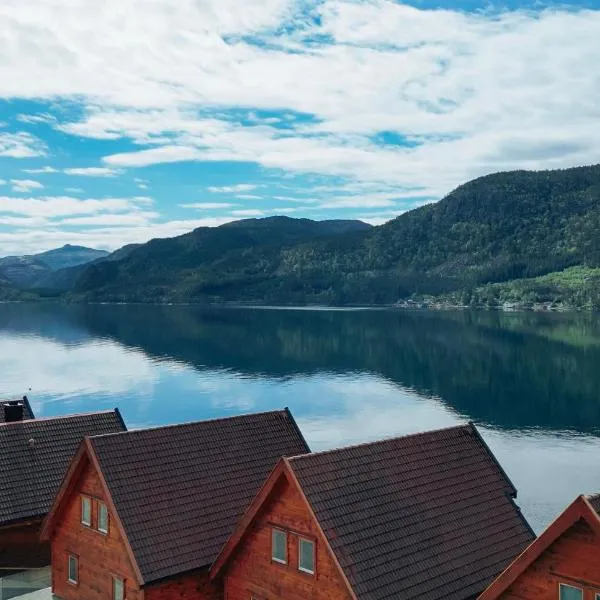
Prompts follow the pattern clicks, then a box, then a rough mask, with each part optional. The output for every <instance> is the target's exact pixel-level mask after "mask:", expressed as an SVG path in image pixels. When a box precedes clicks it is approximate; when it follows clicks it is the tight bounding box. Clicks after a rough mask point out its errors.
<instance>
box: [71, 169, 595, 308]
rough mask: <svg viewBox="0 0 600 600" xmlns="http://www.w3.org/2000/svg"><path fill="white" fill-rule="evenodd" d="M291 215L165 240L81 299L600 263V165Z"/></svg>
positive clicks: (89, 286) (385, 282) (487, 276)
mask: <svg viewBox="0 0 600 600" xmlns="http://www.w3.org/2000/svg"><path fill="white" fill-rule="evenodd" d="M324 223H328V222H324ZM332 227H333V225H332V224H331V223H330V222H329V225H327V224H321V225H317V224H315V222H314V221H308V220H296V219H287V218H284V217H278V218H272V219H262V220H256V219H253V220H247V221H239V222H236V223H232V224H228V225H225V226H222V227H218V228H203V229H198V230H196V231H194V232H192V233H190V234H186V235H184V236H180V237H179V238H173V239H167V240H153V241H151V242H149V243H148V244H145V245H143V246H141V247H140V248H138V249H136V250H135V251H134V252H132V253H131V254H130V255H129V256H128V257H127V258H125V259H124V260H122V261H118V262H114V263H111V264H108V263H106V264H96V265H92V266H90V267H89V268H87V269H85V271H84V273H83V274H82V276H81V277H80V278H79V280H78V281H77V284H76V286H75V289H74V294H72V296H71V297H72V298H73V299H78V300H93V301H96V300H104V301H150V302H155V301H160V302H162V301H184V302H186V301H190V302H202V301H214V300H217V301H248V302H263V303H305V302H307V303H327V304H346V303H349V304H377V303H391V302H395V301H397V300H399V299H402V298H407V297H411V296H415V295H424V294H434V295H439V294H448V293H451V292H465V293H470V292H471V291H472V290H475V289H478V288H480V287H481V286H485V285H486V284H490V283H498V282H506V281H510V280H516V279H528V278H536V277H540V276H543V275H547V274H549V273H553V272H560V271H563V270H564V269H567V268H569V267H574V266H585V267H586V268H587V267H589V268H593V267H598V266H600V166H593V167H581V168H574V169H566V170H560V171H541V172H526V171H514V172H506V173H497V174H494V175H488V176H486V177H481V178H479V179H476V180H474V181H471V182H469V183H466V184H464V185H462V186H460V187H459V188H457V189H456V190H454V191H453V192H452V193H450V194H449V195H448V196H447V197H446V198H444V199H443V200H441V201H440V202H438V203H436V204H430V205H427V206H423V207H421V208H418V209H416V210H413V211H411V212H408V213H405V214H403V215H401V216H399V217H398V218H396V219H394V220H393V221H390V222H388V223H386V224H385V225H382V226H379V227H374V228H368V227H367V226H361V227H358V228H357V227H342V226H339V225H336V226H335V235H333V234H332Z"/></svg>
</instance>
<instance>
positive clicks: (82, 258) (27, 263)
mask: <svg viewBox="0 0 600 600" xmlns="http://www.w3.org/2000/svg"><path fill="white" fill-rule="evenodd" d="M108 254H109V253H108V252H105V251H104V250H95V249H93V248H85V247H83V246H72V245H70V244H67V245H66V246H63V247H62V248H56V249H55V250H48V251H47V252H42V253H40V254H33V255H27V256H7V257H5V258H0V281H5V282H7V283H9V284H11V285H13V286H15V287H18V288H25V289H26V288H31V287H35V286H36V285H37V284H38V282H39V281H40V280H43V279H44V278H45V277H47V276H48V275H49V274H51V273H52V272H54V271H57V270H59V269H63V268H66V267H75V266H79V265H84V264H87V263H89V262H92V261H94V260H97V259H99V258H102V257H105V256H108Z"/></svg>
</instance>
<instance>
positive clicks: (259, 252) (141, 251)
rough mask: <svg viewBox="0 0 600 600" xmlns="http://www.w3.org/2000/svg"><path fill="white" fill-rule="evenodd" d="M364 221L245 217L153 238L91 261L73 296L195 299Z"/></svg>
mask: <svg viewBox="0 0 600 600" xmlns="http://www.w3.org/2000/svg"><path fill="white" fill-rule="evenodd" d="M370 229H371V226H370V225H367V224H366V223H363V222H362V221H342V220H331V221H311V220H310V219H291V218H289V217H269V218H266V219H245V220H242V221H235V222H232V223H227V224H225V225H221V226H220V227H201V228H198V229H196V230H194V231H192V232H190V233H187V234H184V235H181V236H178V237H175V238H167V239H155V240H151V241H150V242H148V243H147V244H144V245H142V246H141V247H139V248H136V249H134V250H133V251H132V252H131V253H130V254H129V256H127V257H126V258H124V259H123V260H120V261H114V262H101V263H96V264H93V265H90V266H89V267H88V268H87V269H85V271H84V272H83V274H82V275H81V277H80V278H79V279H78V281H77V283H76V285H75V287H74V294H73V296H72V297H74V298H76V299H86V300H99V299H106V300H107V301H108V300H110V301H170V300H178V301H192V300H193V301H195V300H202V299H206V298H207V297H209V296H210V298H211V299H214V297H219V293H218V288H220V287H221V286H222V285H223V284H226V282H227V281H228V280H235V281H239V282H240V283H241V285H244V284H245V283H251V282H257V281H263V280H265V278H270V277H271V278H272V277H275V278H276V276H277V274H276V270H277V262H278V261H277V257H278V256H279V255H280V253H281V252H282V250H283V249H285V248H290V247H293V246H295V245H298V244H302V243H307V242H308V241H316V240H318V239H322V238H328V237H336V236H343V235H348V234H352V233H360V232H366V231H369V230H370Z"/></svg>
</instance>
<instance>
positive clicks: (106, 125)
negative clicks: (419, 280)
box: [0, 0, 600, 256]
mask: <svg viewBox="0 0 600 600" xmlns="http://www.w3.org/2000/svg"><path fill="white" fill-rule="evenodd" d="M598 39H600V0H593V1H582V2H576V3H570V4H563V3H561V4H553V3H540V2H520V1H519V0H509V1H508V2H503V3H498V4H495V3H491V4H490V3H485V4H484V3H480V2H476V1H475V0H457V1H456V2H451V1H445V2H435V1H434V0H423V1H414V2H412V3H400V2H395V1H393V0H245V1H244V2H241V1H240V0H178V1H177V2H175V3H174V2H172V1H171V0H153V1H152V2H147V0H105V1H104V2H102V3H90V2H89V1H87V0H28V2H23V1H22V0H3V2H2V3H1V4H0V256H3V255H7V254H21V253H29V252H36V251H40V250H45V249H48V248H52V247H56V246H60V245H62V244H64V243H78V244H85V245H91V246H95V247H102V248H107V249H114V248H117V247H119V246H121V245H123V244H125V243H128V242H140V241H145V240H148V239H150V238H152V237H164V236H171V235H178V234H180V233H183V232H185V231H189V230H190V229H193V228H195V227H198V226H202V225H211V226H212V225H218V224H221V223H224V222H227V221H231V220H234V219H239V218H245V217H255V216H256V217H261V216H269V215H274V214H286V215H289V216H295V217H309V218H316V219H323V218H360V219H364V220H367V221H369V222H371V223H374V224H378V223H382V222H385V221H386V220H388V219H391V218H393V217H395V216H397V215H398V214H401V213H402V212H405V211H406V210H409V209H411V208H414V207H416V206H419V205H421V204H423V203H426V202H431V201H434V200H437V199H439V198H441V197H443V196H444V195H445V194H446V193H448V192H449V191H450V190H452V189H453V188H454V187H456V186H457V185H459V184H461V183H463V182H465V181H467V180H469V179H471V178H473V177H477V176H479V175H483V174H486V173H490V172H495V171H502V170H509V169H515V168H527V169H540V168H562V167H569V166H575V165H582V164H592V163H594V162H598V157H599V156H600V109H599V108H598V106H599V105H598V98H599V97H600V76H599V75H598V73H599V71H598V64H600V43H598Z"/></svg>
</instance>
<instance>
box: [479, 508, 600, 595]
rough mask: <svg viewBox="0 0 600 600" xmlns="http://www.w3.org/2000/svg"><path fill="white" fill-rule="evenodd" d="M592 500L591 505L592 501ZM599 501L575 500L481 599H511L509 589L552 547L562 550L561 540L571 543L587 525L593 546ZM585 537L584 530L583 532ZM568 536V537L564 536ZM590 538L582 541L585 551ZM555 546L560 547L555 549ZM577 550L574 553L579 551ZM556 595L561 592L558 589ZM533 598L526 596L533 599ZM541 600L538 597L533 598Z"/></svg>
mask: <svg viewBox="0 0 600 600" xmlns="http://www.w3.org/2000/svg"><path fill="white" fill-rule="evenodd" d="M590 500H591V502H590ZM592 502H595V498H591V499H589V500H588V499H587V498H585V497H584V496H579V497H578V498H576V499H575V501H574V502H573V503H572V504H571V505H570V506H569V507H568V508H567V509H566V510H565V511H564V512H563V513H562V514H561V515H559V516H558V518H557V519H555V520H554V521H553V522H552V523H551V524H550V526H549V527H548V528H547V529H546V530H545V531H544V532H543V533H542V534H541V535H540V536H539V537H538V538H537V539H536V540H535V541H534V542H533V543H532V544H530V545H529V546H528V547H527V548H526V549H525V550H524V551H523V552H522V553H521V554H519V555H518V556H517V557H516V558H515V559H514V560H513V561H512V563H511V564H510V565H509V566H508V567H507V568H506V569H505V570H504V571H503V572H502V573H501V574H500V575H499V576H498V577H497V578H496V579H495V580H494V581H493V582H492V583H491V584H490V586H489V587H488V588H487V589H486V590H485V591H484V592H483V593H482V594H481V596H479V600H496V599H497V598H504V597H510V596H505V593H506V590H508V589H509V588H510V586H511V585H513V584H514V583H515V582H516V581H517V579H519V578H520V577H521V575H522V574H523V573H525V572H527V571H530V572H532V571H531V570H530V568H531V567H532V565H534V564H536V563H537V561H538V560H539V559H540V557H542V556H543V555H545V553H546V551H547V550H548V549H550V548H552V547H555V548H557V547H558V548H560V547H561V546H562V542H559V541H558V540H561V539H562V540H569V539H570V537H571V533H569V532H572V531H577V529H575V526H577V528H579V525H580V524H585V528H586V529H588V530H591V531H592V532H593V533H594V538H593V539H594V540H596V541H594V542H593V544H595V543H597V540H598V539H600V517H599V515H598V513H597V512H596V509H595V508H594V504H592ZM579 533H580V534H581V533H582V532H581V530H580V531H579ZM563 536H564V537H563ZM589 540H590V538H589V535H587V536H586V535H584V536H583V538H579V542H580V546H579V547H581V548H583V547H585V545H586V544H587V545H589V543H590V542H589ZM555 544H557V545H556V546H555ZM575 550H576V548H575V549H573V551H575ZM553 593H554V595H556V593H557V590H554V592H553ZM529 597H531V596H525V598H529ZM533 597H534V598H537V597H536V596H533Z"/></svg>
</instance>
